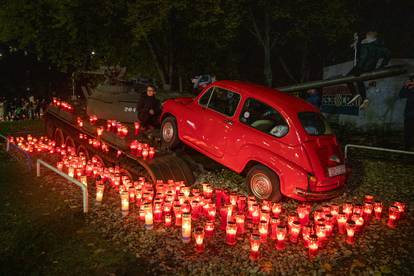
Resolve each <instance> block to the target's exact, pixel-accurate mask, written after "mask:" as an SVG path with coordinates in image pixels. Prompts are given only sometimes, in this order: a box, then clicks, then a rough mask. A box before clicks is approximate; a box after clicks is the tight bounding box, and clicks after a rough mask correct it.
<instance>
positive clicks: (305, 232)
mask: <svg viewBox="0 0 414 276" xmlns="http://www.w3.org/2000/svg"><path fill="white" fill-rule="evenodd" d="M312 229H313V228H312V226H311V225H304V226H302V237H303V246H304V247H305V248H308V247H309V237H310V235H312V234H313V231H312Z"/></svg>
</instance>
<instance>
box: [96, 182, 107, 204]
mask: <svg viewBox="0 0 414 276" xmlns="http://www.w3.org/2000/svg"><path fill="white" fill-rule="evenodd" d="M104 190H105V185H104V184H103V183H99V184H97V185H96V202H97V203H101V202H102V198H103V193H104Z"/></svg>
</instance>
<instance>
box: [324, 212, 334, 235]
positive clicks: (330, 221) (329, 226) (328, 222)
mask: <svg viewBox="0 0 414 276" xmlns="http://www.w3.org/2000/svg"><path fill="white" fill-rule="evenodd" d="M334 220H335V218H334V217H333V216H332V215H331V214H330V213H329V214H326V215H325V227H326V236H328V237H329V236H332V234H333V231H334V226H335V222H334Z"/></svg>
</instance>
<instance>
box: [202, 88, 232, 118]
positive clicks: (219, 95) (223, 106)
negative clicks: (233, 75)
mask: <svg viewBox="0 0 414 276" xmlns="http://www.w3.org/2000/svg"><path fill="white" fill-rule="evenodd" d="M239 102H240V95H239V94H237V93H234V92H232V91H229V90H226V89H223V88H219V87H215V89H214V91H213V94H212V96H211V99H210V102H209V104H208V108H210V109H213V110H215V111H217V112H220V113H222V114H224V115H226V116H229V117H231V116H233V115H234V113H235V112H236V109H237V105H238V104H239Z"/></svg>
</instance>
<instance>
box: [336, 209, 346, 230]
mask: <svg viewBox="0 0 414 276" xmlns="http://www.w3.org/2000/svg"><path fill="white" fill-rule="evenodd" d="M336 220H337V223H338V232H339V234H345V233H346V222H347V220H348V219H347V215H346V214H345V213H343V212H340V213H338V216H337V217H336Z"/></svg>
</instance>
